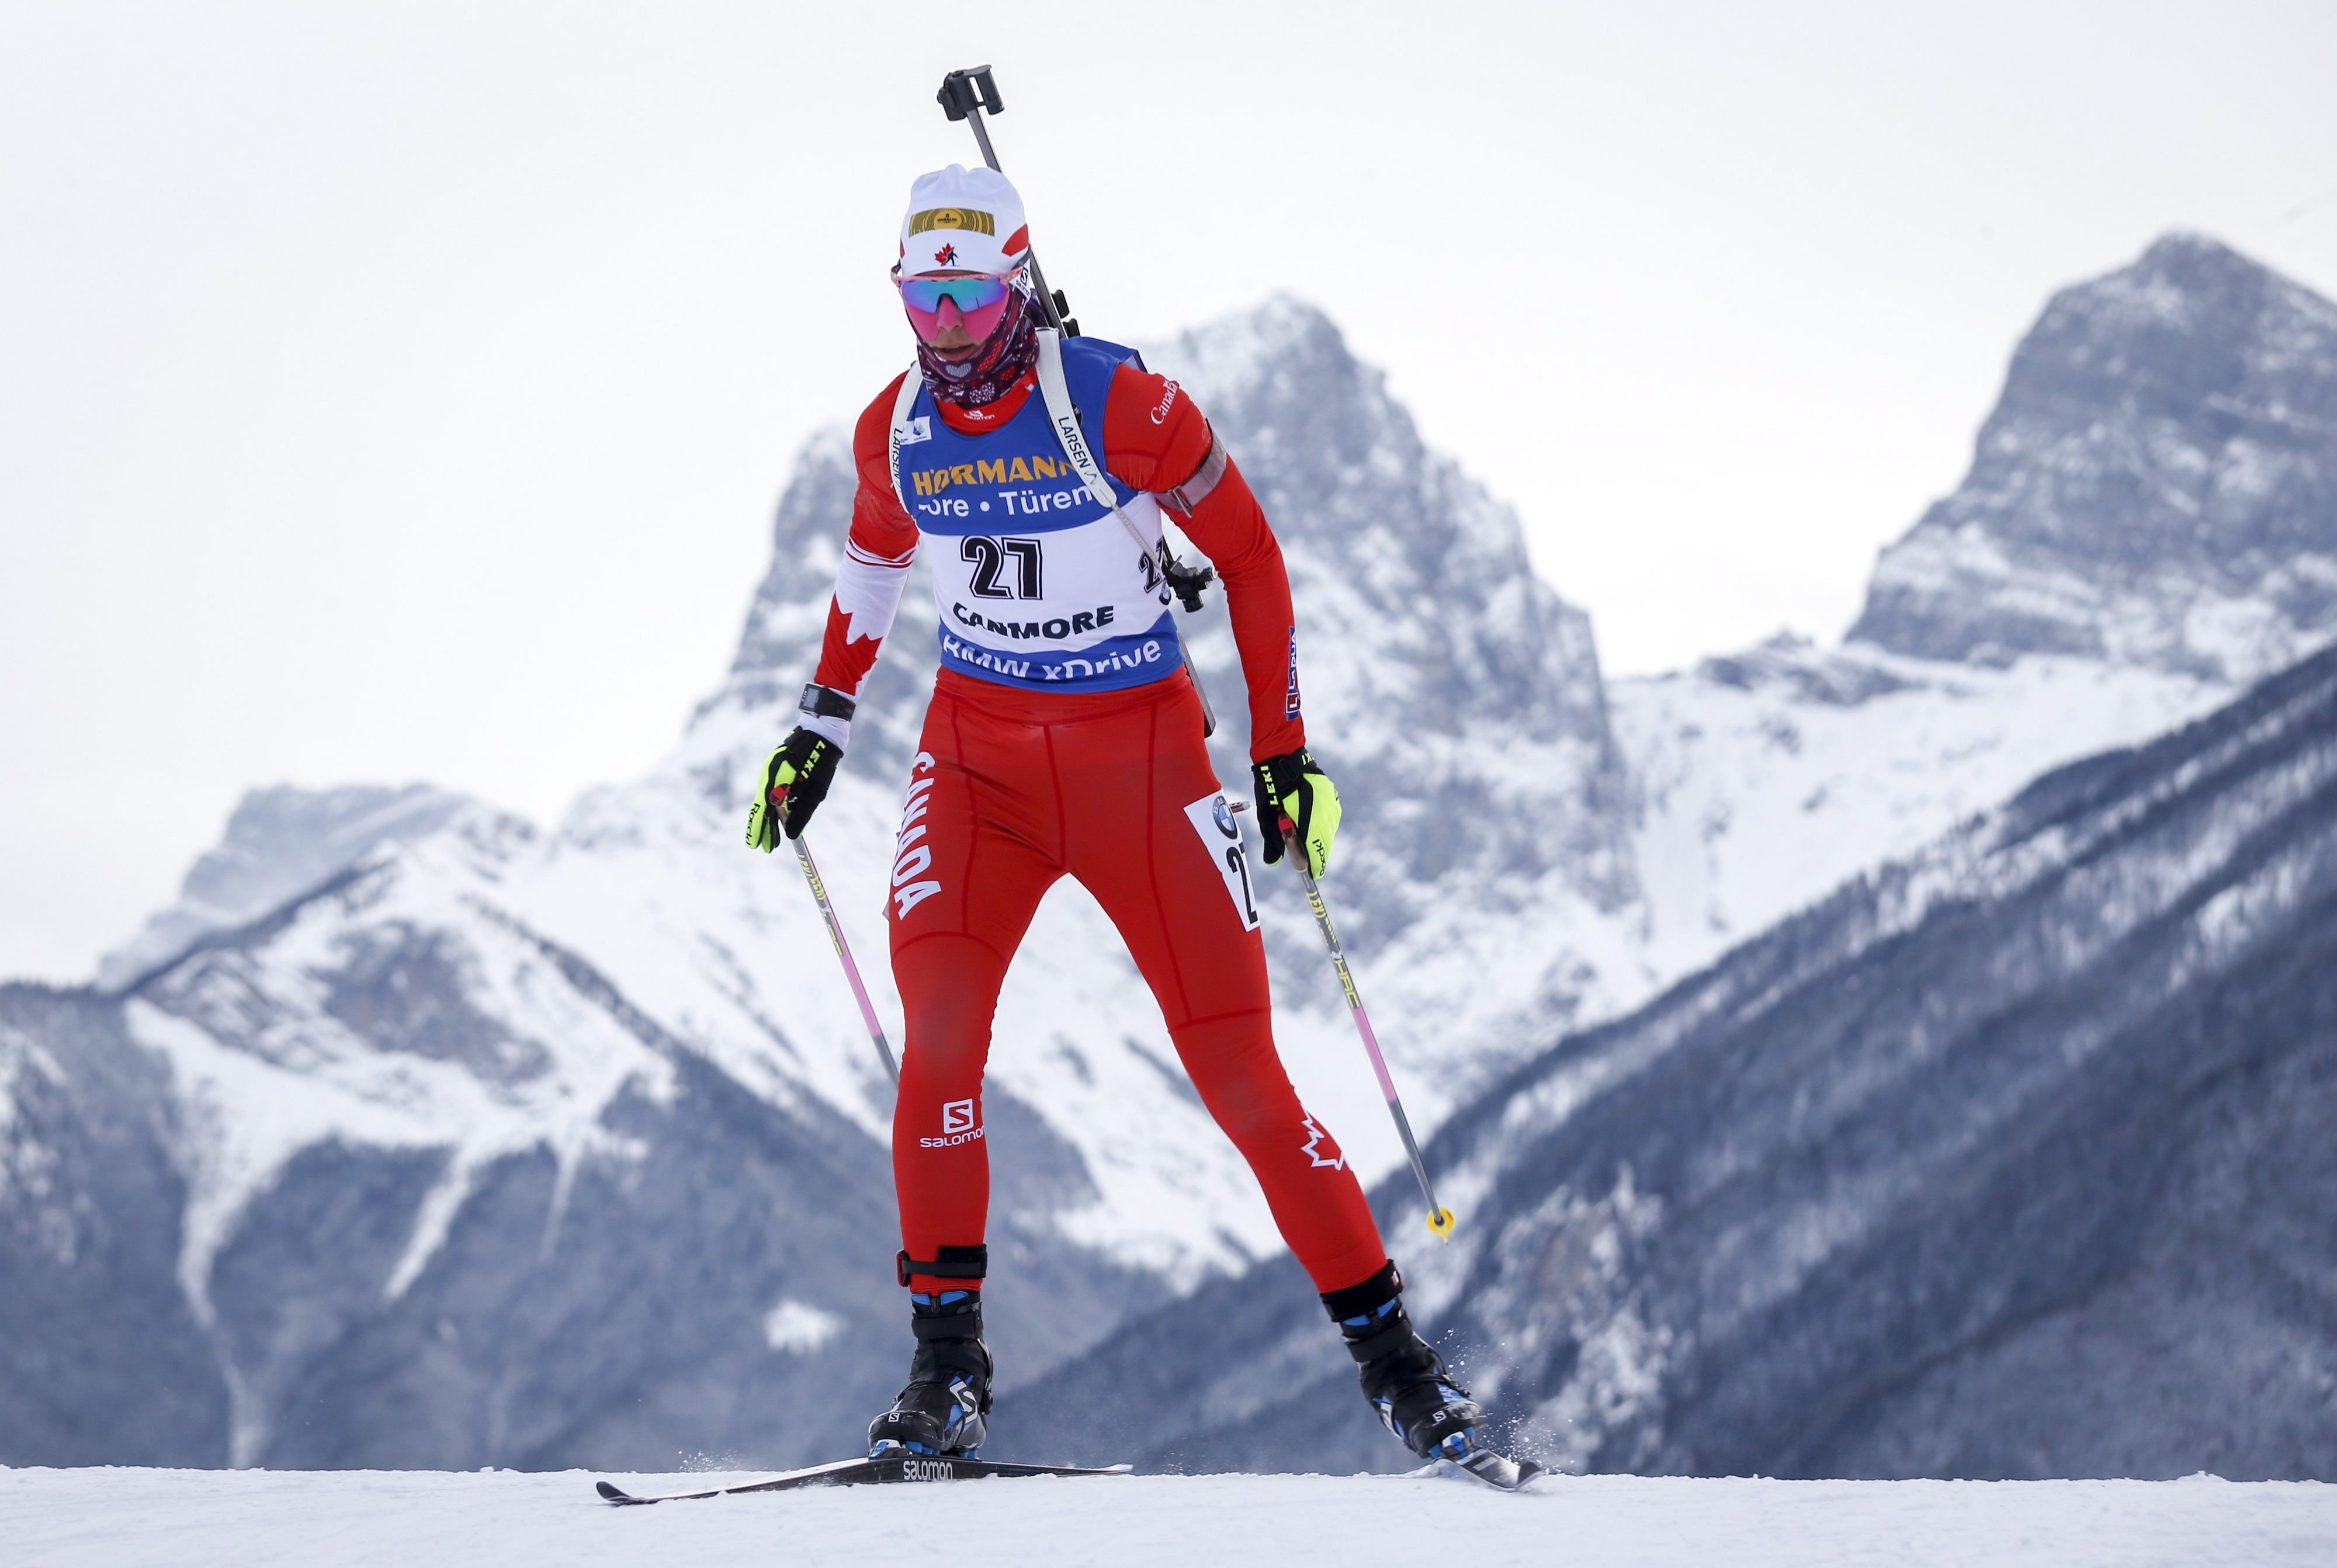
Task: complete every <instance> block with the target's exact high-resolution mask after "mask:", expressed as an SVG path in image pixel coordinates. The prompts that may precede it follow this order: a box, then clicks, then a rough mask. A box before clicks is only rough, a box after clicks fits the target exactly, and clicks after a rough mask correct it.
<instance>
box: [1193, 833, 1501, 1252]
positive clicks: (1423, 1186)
mask: <svg viewBox="0 0 2337 1568" xmlns="http://www.w3.org/2000/svg"><path fill="white" fill-rule="evenodd" d="M1236 809H1237V810H1238V809H1239V808H1238V807H1237V808H1236ZM1282 852H1283V854H1284V855H1286V857H1288V858H1289V860H1290V863H1291V864H1292V865H1294V866H1296V867H1298V875H1299V877H1301V878H1302V879H1303V880H1304V881H1305V884H1306V903H1307V907H1310V908H1312V909H1313V910H1314V911H1315V926H1317V927H1318V928H1319V929H1320V930H1321V931H1322V933H1323V944H1324V946H1326V947H1328V948H1330V949H1331V967H1332V968H1334V969H1335V970H1337V971H1338V972H1339V985H1340V988H1341V989H1342V990H1344V991H1345V992H1346V994H1347V1011H1348V1013H1349V1014H1352V1015H1353V1016H1354V1020H1355V1033H1356V1034H1361V1035H1362V1036H1363V1037H1364V1051H1366V1052H1367V1053H1369V1054H1370V1055H1371V1059H1372V1071H1373V1072H1374V1073H1378V1074H1379V1079H1380V1093H1382V1094H1383V1095H1384V1096H1386V1098H1387V1108H1388V1114H1389V1115H1391V1116H1393V1117H1394V1118H1395V1130H1396V1131H1397V1132H1400V1133H1402V1134H1403V1152H1405V1153H1406V1154H1409V1155H1410V1156H1412V1173H1413V1175H1414V1176H1416V1177H1418V1178H1419V1179H1420V1195H1421V1196H1422V1197H1423V1198H1425V1199H1427V1200H1428V1215H1427V1220H1428V1228H1429V1230H1433V1231H1434V1232H1435V1234H1436V1239H1437V1240H1439V1241H1450V1240H1452V1227H1453V1226H1454V1225H1455V1224H1457V1223H1459V1221H1457V1220H1454V1219H1453V1217H1452V1210H1450V1209H1447V1208H1446V1207H1444V1205H1443V1204H1442V1203H1439V1202H1438V1201H1436V1189H1435V1188H1433V1187H1432V1186H1430V1185H1429V1182H1428V1162H1427V1161H1424V1160H1423V1159H1422V1158H1421V1157H1420V1143H1419V1141H1418V1140H1416V1139H1414V1138H1413V1135H1412V1121H1411V1119H1410V1118H1409V1117H1407V1116H1405V1115H1404V1113H1403V1100H1402V1099H1401V1098H1400V1097H1398V1095H1397V1094H1396V1092H1395V1080H1394V1079H1393V1078H1391V1077H1389V1076H1388V1069H1387V1058H1386V1057H1384V1056H1383V1055H1381V1054H1380V1042H1379V1036H1378V1035H1376V1034H1373V1033H1372V1020H1371V1015H1370V1014H1367V1013H1365V1012H1364V999H1363V998H1362V997H1361V996H1359V995H1356V994H1355V977H1354V975H1352V974H1350V973H1349V972H1348V969H1347V956H1346V954H1345V953H1344V952H1342V951H1341V950H1340V947H1339V933H1338V931H1337V929H1336V928H1335V927H1334V926H1332V924H1331V911H1330V908H1329V907H1328V906H1326V905H1325V903H1324V902H1323V889H1322V888H1320V887H1316V886H1315V868H1314V867H1311V866H1309V865H1308V864H1307V863H1306V850H1305V848H1304V847H1303V846H1302V845H1301V844H1300V843H1299V842H1298V830H1297V828H1294V827H1292V826H1291V824H1290V819H1289V818H1283V821H1282Z"/></svg>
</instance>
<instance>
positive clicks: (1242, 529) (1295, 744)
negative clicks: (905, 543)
mask: <svg viewBox="0 0 2337 1568" xmlns="http://www.w3.org/2000/svg"><path fill="white" fill-rule="evenodd" d="M887 417H888V418H889V417H890V416H889V413H888V414H887ZM1210 439H1211V437H1210V435H1209V422H1208V420H1207V419H1204V418H1203V417H1201V411H1200V410H1199V409H1198V408H1196V407H1193V400H1192V399H1191V398H1190V397H1186V396H1185V393H1184V389H1183V388H1182V387H1178V385H1177V383H1175V382H1174V381H1171V380H1169V379H1168V378H1167V377H1161V376H1155V375H1153V374H1152V373H1151V372H1149V371H1146V370H1139V369H1138V368H1136V367H1134V366H1133V365H1123V366H1121V367H1120V368H1119V369H1118V370H1117V371H1115V372H1113V374H1112V378H1111V393H1110V396H1109V397H1107V398H1106V399H1105V400H1104V413H1103V455H1104V466H1105V467H1107V468H1109V469H1110V470H1111V472H1112V473H1113V474H1114V475H1118V476H1119V478H1120V480H1121V481H1122V482H1124V483H1126V484H1129V485H1135V486H1136V487H1137V488H1138V489H1139V490H1153V491H1159V490H1168V489H1173V488H1175V487H1176V486H1177V485H1181V484H1183V483H1184V482H1185V481H1186V480H1188V479H1190V478H1191V477H1192V476H1193V475H1194V474H1195V473H1196V472H1198V470H1199V468H1200V466H1201V460H1202V459H1203V458H1205V457H1207V456H1208V455H1209V443H1210ZM1170 515H1171V516H1172V517H1174V518H1175V519H1176V521H1177V526H1178V527H1179V528H1182V529H1183V530H1184V531H1185V533H1186V534H1187V535H1188V537H1189V538H1191V540H1192V541H1193V543H1194V544H1198V546H1200V548H1201V550H1202V551H1203V552H1204V553H1205V554H1208V557H1209V561H1210V564H1212V565H1214V566H1216V567H1217V578H1218V580H1219V581H1220V582H1222V583H1225V585H1226V609H1227V612H1228V613H1229V614H1230V615H1231V616H1232V618H1233V624H1234V643H1235V645H1236V646H1237V648H1239V649H1240V651H1241V665H1242V679H1243V681H1245V682H1246V683H1247V685H1248V687H1249V734H1250V741H1249V754H1250V759H1251V760H1253V761H1258V760H1264V759H1266V758H1268V757H1279V756H1281V755H1282V754H1283V753H1284V752H1286V751H1296V750H1298V749H1299V748H1300V747H1302V746H1304V745H1305V744H1306V726H1305V721H1304V720H1302V719H1301V718H1300V717H1299V712H1298V640H1297V633H1296V630H1295V627H1296V622H1295V620H1294V619H1293V616H1292V614H1291V608H1290V576H1289V573H1287V572H1286V571H1285V570H1284V568H1283V564H1282V546H1281V545H1279V544H1276V543H1275V539H1274V529H1273V528H1272V527H1271V526H1270V525H1268V524H1267V523H1266V513H1265V511H1264V509H1263V508H1261V507H1260V506H1259V505H1258V504H1257V496H1255V495H1251V494H1250V488H1249V485H1248V484H1247V482H1246V481H1245V480H1244V479H1243V478H1242V476H1241V470H1240V469H1238V468H1237V467H1235V466H1232V465H1231V464H1228V465H1227V467H1226V475H1225V477H1224V478H1223V479H1220V480H1219V481H1218V482H1217V488H1216V489H1214V490H1212V491H1210V492H1209V494H1208V495H1207V496H1206V497H1204V498H1203V500H1202V502H1201V504H1200V505H1198V506H1197V507H1195V508H1194V509H1193V511H1192V512H1191V513H1190V514H1189V515H1188V514H1186V513H1182V512H1172V513H1171V514H1170ZM913 526H914V524H913Z"/></svg>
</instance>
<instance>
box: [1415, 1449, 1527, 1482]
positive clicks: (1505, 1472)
mask: <svg viewBox="0 0 2337 1568" xmlns="http://www.w3.org/2000/svg"><path fill="white" fill-rule="evenodd" d="M1441 1463H1443V1464H1448V1465H1452V1466H1453V1467H1454V1468H1455V1469H1459V1470H1465V1471H1467V1472H1468V1473H1469V1474H1470V1475H1473V1476H1475V1477H1476V1478H1477V1479H1478V1480H1480V1481H1482V1482H1483V1483H1484V1484H1485V1485H1488V1486H1491V1487H1493V1488H1494V1489H1495V1490H1497V1491H1501V1492H1515V1491H1517V1490H1519V1489H1520V1488H1521V1487H1523V1486H1525V1485H1528V1484H1529V1483H1530V1482H1533V1481H1535V1480H1537V1479H1539V1478H1540V1477H1541V1476H1544V1475H1549V1474H1550V1469H1549V1467H1548V1466H1547V1465H1537V1464H1535V1463H1534V1462H1533V1461H1532V1460H1530V1459H1512V1458H1511V1457H1510V1456H1509V1455H1506V1454H1496V1453H1495V1452H1493V1450H1491V1448H1480V1449H1478V1450H1477V1451H1476V1452H1475V1453H1473V1454H1472V1455H1469V1457H1467V1458H1466V1459H1448V1460H1443V1461H1441Z"/></svg>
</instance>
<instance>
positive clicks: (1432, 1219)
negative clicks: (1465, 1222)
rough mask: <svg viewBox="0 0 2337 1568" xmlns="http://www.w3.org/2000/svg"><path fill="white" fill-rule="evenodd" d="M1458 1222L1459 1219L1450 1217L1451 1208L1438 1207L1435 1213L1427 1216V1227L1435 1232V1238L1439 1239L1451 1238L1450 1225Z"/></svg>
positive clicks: (1446, 1239) (1448, 1239)
mask: <svg viewBox="0 0 2337 1568" xmlns="http://www.w3.org/2000/svg"><path fill="white" fill-rule="evenodd" d="M1459 1223H1461V1221H1459V1220H1455V1219H1454V1218H1453V1217H1452V1210H1450V1209H1439V1210H1437V1211H1436V1212H1435V1213H1433V1214H1431V1215H1430V1216H1428V1228H1429V1229H1430V1230H1433V1231H1435V1232H1436V1239H1437V1240H1439V1241H1450V1240H1452V1227H1454V1226H1455V1225H1458V1224H1459Z"/></svg>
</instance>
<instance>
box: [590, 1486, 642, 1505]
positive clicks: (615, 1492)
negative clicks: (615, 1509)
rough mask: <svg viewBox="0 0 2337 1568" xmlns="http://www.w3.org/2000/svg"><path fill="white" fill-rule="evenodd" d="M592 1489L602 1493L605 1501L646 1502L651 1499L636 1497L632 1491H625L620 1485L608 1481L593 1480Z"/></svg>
mask: <svg viewBox="0 0 2337 1568" xmlns="http://www.w3.org/2000/svg"><path fill="white" fill-rule="evenodd" d="M592 1490H593V1491H595V1492H598V1493H599V1494H600V1495H601V1501H602V1502H603V1503H645V1502H647V1501H649V1499H647V1498H645V1497H636V1496H634V1495H632V1494H631V1493H630V1492H627V1491H624V1490H622V1489H621V1488H620V1487H616V1486H611V1485H609V1484H608V1483H607V1482H606V1481H595V1482H593V1483H592Z"/></svg>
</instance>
